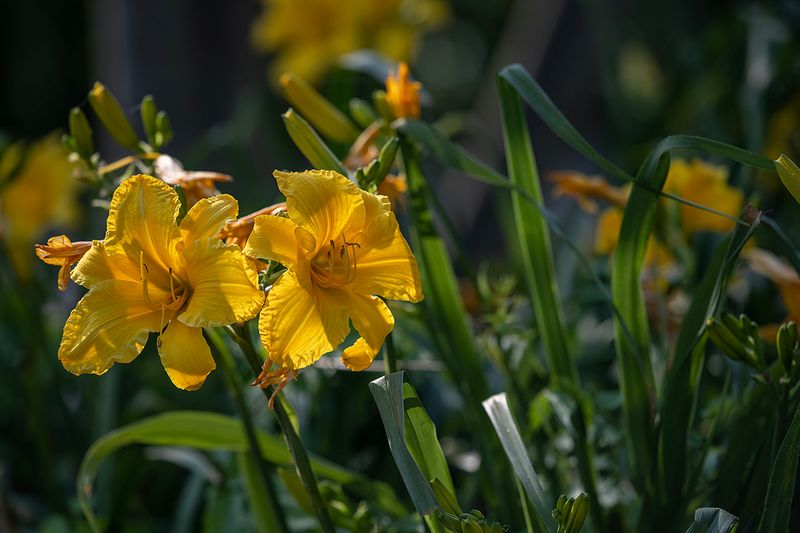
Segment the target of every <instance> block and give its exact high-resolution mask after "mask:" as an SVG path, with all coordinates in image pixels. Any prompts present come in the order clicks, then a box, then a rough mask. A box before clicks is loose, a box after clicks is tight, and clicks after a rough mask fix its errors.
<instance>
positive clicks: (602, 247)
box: [594, 207, 622, 255]
mask: <svg viewBox="0 0 800 533" xmlns="http://www.w3.org/2000/svg"><path fill="white" fill-rule="evenodd" d="M621 228H622V209H620V208H619V207H609V208H608V209H606V210H605V211H603V212H602V213H600V218H599V219H598V220H597V229H596V230H595V234H594V251H595V253H596V254H598V255H610V254H611V253H612V252H613V251H614V250H616V248H617V242H618V241H619V231H620V229H621Z"/></svg>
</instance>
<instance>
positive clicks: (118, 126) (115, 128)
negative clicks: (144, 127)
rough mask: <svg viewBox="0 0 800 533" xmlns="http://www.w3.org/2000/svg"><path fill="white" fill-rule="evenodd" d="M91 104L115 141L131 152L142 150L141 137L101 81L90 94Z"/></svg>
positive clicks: (96, 83)
mask: <svg viewBox="0 0 800 533" xmlns="http://www.w3.org/2000/svg"><path fill="white" fill-rule="evenodd" d="M89 104H90V105H91V106H92V109H93V110H94V112H95V113H96V114H97V116H98V118H99V119H100V122H102V123H103V126H105V127H106V129H107V130H108V133H110V134H111V136H112V137H113V138H114V140H115V141H117V142H118V143H119V144H120V145H122V146H124V147H125V148H127V149H129V150H133V151H135V152H138V151H139V150H140V149H139V136H138V135H136V132H135V131H134V130H133V126H131V123H130V121H128V118H127V117H126V116H125V113H124V112H123V111H122V107H121V106H120V105H119V101H118V100H117V99H116V98H115V97H114V95H113V94H111V91H109V90H108V89H106V87H105V85H103V84H102V83H100V82H99V81H98V82H95V84H94V87H93V88H92V90H91V91H90V92H89Z"/></svg>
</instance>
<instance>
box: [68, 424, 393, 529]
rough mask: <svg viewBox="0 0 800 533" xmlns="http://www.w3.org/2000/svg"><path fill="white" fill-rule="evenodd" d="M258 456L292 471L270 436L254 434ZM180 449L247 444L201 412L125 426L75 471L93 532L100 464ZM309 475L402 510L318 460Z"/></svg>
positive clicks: (376, 487)
mask: <svg viewBox="0 0 800 533" xmlns="http://www.w3.org/2000/svg"><path fill="white" fill-rule="evenodd" d="M258 440H259V446H260V452H261V455H262V456H263V457H264V458H265V459H267V460H268V461H270V462H273V463H276V464H280V465H292V464H293V462H292V457H291V455H290V453H289V450H288V449H287V448H286V445H285V444H284V442H283V441H282V440H281V439H280V438H278V437H276V436H273V435H268V434H266V433H263V432H259V434H258ZM131 444H146V445H151V446H185V447H190V448H195V449H199V450H224V451H233V452H245V451H246V450H247V446H248V444H247V439H246V436H245V433H244V427H243V425H242V423H241V421H239V420H238V419H236V418H232V417H229V416H225V415H221V414H217V413H208V412H203V411H173V412H168V413H163V414H160V415H155V416H152V417H149V418H145V419H143V420H140V421H138V422H134V423H132V424H128V425H126V426H123V427H121V428H119V429H116V430H114V431H112V432H110V433H107V434H105V435H103V436H102V437H100V438H99V439H98V440H96V441H95V442H94V443H93V444H92V445H91V446H90V447H89V450H88V451H87V452H86V455H84V457H83V461H82V462H81V466H80V469H79V470H78V477H77V480H76V487H77V493H78V502H79V503H80V506H81V509H82V510H83V513H84V515H85V516H86V519H87V521H88V522H89V525H90V526H91V527H92V529H93V530H94V531H99V527H98V524H97V521H96V519H95V516H94V513H93V512H92V507H91V503H90V498H91V495H92V487H93V483H94V479H95V477H96V476H97V472H98V470H99V468H100V465H101V464H102V462H103V460H104V459H105V458H107V457H108V456H110V455H111V454H113V453H114V452H116V451H117V450H119V449H120V448H124V447H125V446H129V445H131ZM312 465H313V467H314V471H315V472H316V473H317V474H319V475H320V476H322V477H325V478H328V479H331V480H333V481H336V482H339V483H343V484H348V485H350V486H351V488H353V489H354V490H356V491H357V492H359V493H360V494H362V495H363V496H364V497H367V496H369V495H370V494H371V495H372V496H373V497H375V498H376V501H378V500H380V501H381V502H384V503H385V504H386V506H387V508H388V509H397V508H398V507H399V508H401V509H402V505H400V504H399V503H398V502H397V500H396V498H395V497H394V495H393V493H392V490H391V489H390V488H389V487H388V486H387V485H385V484H384V483H380V482H375V481H372V480H369V479H367V478H365V477H363V476H361V475H359V474H356V473H354V472H351V471H349V470H347V469H345V468H342V467H340V466H338V465H335V464H333V463H331V462H329V461H325V460H323V459H318V458H314V459H312Z"/></svg>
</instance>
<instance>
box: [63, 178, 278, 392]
mask: <svg viewBox="0 0 800 533" xmlns="http://www.w3.org/2000/svg"><path fill="white" fill-rule="evenodd" d="M179 212H180V201H179V199H178V195H177V193H176V192H175V191H174V190H173V189H172V188H171V187H170V186H169V185H167V184H166V183H164V182H163V181H161V180H159V179H157V178H154V177H152V176H146V175H137V176H133V177H131V178H128V179H127V180H125V181H124V182H122V184H121V185H120V186H119V187H118V188H117V190H116V191H115V192H114V196H113V198H112V199H111V207H110V210H109V213H108V221H107V226H106V236H105V239H104V240H102V241H94V242H93V243H92V247H91V248H90V249H89V251H88V252H86V254H85V255H84V256H83V257H82V258H81V260H80V261H79V262H78V264H77V265H76V266H75V268H74V270H73V271H72V279H73V281H75V282H76V283H78V284H79V285H82V286H84V287H87V288H88V289H89V292H88V293H87V294H86V295H85V296H84V297H83V298H82V299H81V300H80V302H78V305H77V306H76V307H75V309H74V310H73V311H72V313H71V314H70V316H69V319H68V320H67V323H66V325H65V326H64V334H63V337H62V339H61V347H60V348H59V351H58V358H59V360H60V361H61V363H62V364H63V365H64V368H66V369H67V370H68V371H70V372H72V373H73V374H87V373H91V374H103V373H105V372H106V371H107V370H108V369H109V368H111V366H112V365H113V364H114V363H128V362H130V361H132V360H133V359H134V358H135V357H136V356H137V355H139V353H140V352H141V351H142V349H143V348H144V345H145V343H146V342H147V337H148V334H149V333H150V332H158V334H159V336H158V344H157V346H158V352H159V355H160V356H161V362H162V364H163V365H164V368H165V369H166V371H167V374H168V375H169V377H170V379H171V380H172V382H173V383H174V384H175V386H176V387H178V388H181V389H186V390H194V389H197V388H199V387H200V386H201V385H202V384H203V383H204V382H205V379H206V376H207V375H208V374H209V373H210V372H211V371H212V370H214V368H215V364H214V359H213V358H212V356H211V351H210V350H209V347H208V345H207V344H206V341H205V340H204V339H203V333H202V329H201V328H203V327H214V326H222V325H226V324H232V323H237V322H244V321H246V320H249V319H251V318H253V317H254V316H255V315H256V314H258V311H259V310H260V309H261V307H262V306H263V304H264V293H263V292H262V291H261V290H259V288H258V275H257V273H256V270H255V268H253V266H252V264H251V262H250V261H249V260H248V259H247V258H246V257H245V256H244V255H243V254H242V252H241V249H240V248H239V247H238V246H235V245H232V244H225V243H223V242H222V241H221V240H219V238H218V234H219V231H220V229H221V228H222V227H223V225H224V224H225V222H226V221H227V220H229V219H233V218H236V215H237V212H238V204H237V202H236V200H234V199H233V197H231V196H228V195H225V194H223V195H219V196H214V197H212V198H205V199H202V200H200V201H199V202H197V204H195V205H194V207H192V208H191V209H190V210H189V211H188V213H187V214H186V216H185V217H184V218H183V220H182V221H181V222H180V224H178V223H177V222H176V217H177V216H178V214H179Z"/></svg>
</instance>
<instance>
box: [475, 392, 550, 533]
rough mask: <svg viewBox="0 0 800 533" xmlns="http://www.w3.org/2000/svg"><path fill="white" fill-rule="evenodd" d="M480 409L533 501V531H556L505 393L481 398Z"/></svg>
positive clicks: (542, 490)
mask: <svg viewBox="0 0 800 533" xmlns="http://www.w3.org/2000/svg"><path fill="white" fill-rule="evenodd" d="M483 408H484V409H485V410H486V414H488V415H489V419H490V420H491V421H492V425H493V426H494V429H495V431H496V432H497V436H498V437H499V438H500V443H501V444H502V445H503V449H504V450H505V452H506V455H507V456H508V460H509V462H510V463H511V467H512V468H513V469H514V473H515V474H516V475H517V477H518V478H519V480H520V482H521V483H522V486H523V487H525V492H526V493H527V494H528V499H530V501H531V503H532V504H533V514H534V516H533V517H532V519H533V523H534V527H535V530H536V531H549V532H553V533H555V531H556V524H555V522H554V521H553V518H552V515H551V514H550V512H551V510H552V508H553V506H552V505H549V504H548V503H547V499H546V497H545V494H544V489H543V488H542V484H541V482H540V481H539V478H538V477H537V475H536V471H535V470H534V469H533V464H532V463H531V460H530V457H528V452H527V450H526V449H525V444H523V442H522V437H521V436H520V434H519V429H517V424H516V423H515V422H514V417H513V416H512V415H511V410H510V409H509V408H508V398H507V397H506V395H505V393H502V394H495V395H494V396H492V397H490V398H488V399H487V400H484V402H483Z"/></svg>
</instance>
